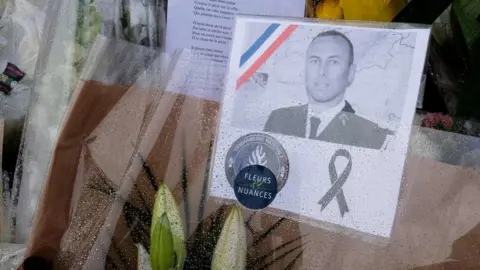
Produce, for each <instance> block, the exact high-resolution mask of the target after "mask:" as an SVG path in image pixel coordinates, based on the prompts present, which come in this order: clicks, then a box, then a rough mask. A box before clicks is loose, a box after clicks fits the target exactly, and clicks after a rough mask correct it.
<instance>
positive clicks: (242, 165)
mask: <svg viewBox="0 0 480 270" xmlns="http://www.w3.org/2000/svg"><path fill="white" fill-rule="evenodd" d="M288 172H289V162H288V157H287V152H286V151H285V149H284V148H283V147H282V145H281V144H280V143H279V142H278V141H277V140H275V138H273V137H272V136H270V135H268V134H263V133H251V134H247V135H245V136H242V137H240V138H239V139H238V140H236V141H235V142H234V143H233V144H232V146H231V147H230V149H229V150H228V153H227V156H226V160H225V173H226V175H227V180H228V182H229V183H230V185H231V186H232V188H234V189H235V190H234V191H235V194H236V196H237V199H238V201H239V202H240V203H242V204H243V205H244V206H245V207H247V208H250V209H255V210H258V209H262V208H265V207H267V206H268V205H269V204H270V203H271V202H272V201H273V199H274V198H275V196H276V194H278V192H280V190H282V188H283V187H284V186H285V183H286V181H287V179H288ZM257 178H259V179H261V180H258V179H257ZM259 181H260V182H259ZM249 185H250V188H249V189H247V187H248V186H249ZM240 188H241V190H239V189H240ZM261 191H262V192H261ZM245 192H248V194H246V193H245ZM250 195H253V196H250ZM258 196H260V197H262V196H265V197H264V198H263V199H262V200H260V199H259V198H257V197H258ZM270 197H271V199H270ZM248 199H250V200H252V202H250V203H248V202H247V200H248ZM260 201H261V202H260Z"/></svg>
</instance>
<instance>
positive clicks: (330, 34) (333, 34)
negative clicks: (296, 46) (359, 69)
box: [309, 30, 354, 65]
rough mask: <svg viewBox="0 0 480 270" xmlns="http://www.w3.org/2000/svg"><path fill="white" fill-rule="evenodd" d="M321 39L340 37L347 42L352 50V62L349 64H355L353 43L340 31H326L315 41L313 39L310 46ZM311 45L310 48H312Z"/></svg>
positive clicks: (317, 36)
mask: <svg viewBox="0 0 480 270" xmlns="http://www.w3.org/2000/svg"><path fill="white" fill-rule="evenodd" d="M321 37H339V38H343V39H344V40H345V41H346V42H347V45H348V48H349V49H350V55H349V56H350V61H349V64H350V65H351V64H353V57H354V56H353V44H352V42H351V41H350V39H349V38H348V37H347V36H345V35H344V34H342V33H340V32H338V31H335V30H329V31H325V32H321V33H320V34H318V35H316V36H315V37H314V38H313V39H312V42H310V45H312V43H313V42H314V41H315V40H316V39H318V38H321ZM310 45H309V46H310Z"/></svg>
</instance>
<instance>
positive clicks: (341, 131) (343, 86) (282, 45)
mask: <svg viewBox="0 0 480 270" xmlns="http://www.w3.org/2000/svg"><path fill="white" fill-rule="evenodd" d="M429 31H430V30H429V29H422V28H417V29H415V28H410V27H409V28H405V27H402V28H400V27H398V25H390V26H389V27H385V26H383V27H380V26H378V25H375V24H373V25H372V24H364V25H354V24H352V25H345V24H343V25H335V24H332V23H328V24H327V23H312V22H304V21H303V22H299V21H288V20H285V19H259V18H249V17H243V18H239V19H237V25H236V30H235V38H234V41H233V43H234V45H233V48H232V55H231V62H230V69H229V74H228V82H227V88H226V92H225V97H224V106H223V109H222V114H221V124H220V129H219V135H218V139H217V148H216V152H215V159H214V164H213V172H214V173H213V174H212V180H211V193H210V194H211V195H212V196H216V197H221V198H226V199H233V200H238V201H239V202H240V203H241V204H242V205H243V206H245V207H246V208H249V209H252V207H249V205H250V206H251V205H252V204H251V203H242V202H245V201H248V200H253V201H256V200H260V201H262V199H259V198H258V197H262V196H267V197H274V199H273V200H271V201H269V200H267V201H268V204H266V203H264V204H262V207H263V208H268V209H269V210H271V211H274V212H275V211H277V212H278V214H279V215H283V214H284V213H285V212H286V213H290V214H293V215H298V216H299V217H300V218H301V219H305V221H306V222H307V221H308V222H314V223H316V224H318V225H319V226H327V227H328V228H333V229H337V228H338V229H341V228H348V229H350V230H353V231H355V232H361V233H367V234H371V235H376V236H381V237H389V235H390V233H391V228H392V224H393V219H394V216H395V212H396V208H397V201H398V195H399V189H400V185H401V181H402V174H403V167H404V163H405V156H406V151H407V147H408V140H409V134H410V127H411V123H412V119H413V114H414V110H415V106H416V102H417V97H418V93H419V90H420V87H421V77H422V73H423V70H424V60H425V55H426V48H427V44H428V35H429ZM414 59H416V61H413V60H414ZM283 149H284V150H283ZM258 166H261V167H263V168H265V169H264V170H263V171H258ZM249 170H250V171H249ZM252 170H254V172H255V173H252ZM246 171H248V173H245V172H246ZM270 172H271V173H270ZM272 174H273V175H274V177H273V179H270V180H271V181H269V180H268V179H269V177H266V176H268V175H272ZM237 182H238V183H241V184H237ZM270 182H274V183H275V186H276V189H274V187H272V186H269V184H268V183H270ZM246 185H247V186H248V187H249V189H247V191H246V192H245V187H246ZM272 190H273V191H274V192H273V191H272ZM271 191H272V192H271ZM239 192H240V193H241V194H239ZM265 192H267V193H268V194H267V195H265ZM270 193H271V194H270ZM273 195H274V196H273ZM263 201H265V200H263ZM258 207H259V206H258V205H255V208H254V209H258ZM281 213H282V214H281ZM332 225H333V226H332Z"/></svg>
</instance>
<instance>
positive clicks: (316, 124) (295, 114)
mask: <svg viewBox="0 0 480 270" xmlns="http://www.w3.org/2000/svg"><path fill="white" fill-rule="evenodd" d="M305 70H306V72H305V86H306V90H307V91H306V92H307V96H308V103H307V104H305V105H301V106H295V107H289V108H281V109H278V110H275V111H273V112H272V113H271V114H270V116H269V118H268V121H267V123H266V124H265V128H264V131H265V132H272V133H280V134H285V135H290V136H297V137H302V138H309V139H313V140H321V141H326V142H332V143H338V144H347V145H351V146H357V147H364V148H371V149H381V148H382V146H383V144H384V142H385V139H386V137H387V135H389V134H393V132H392V131H390V130H387V129H383V128H380V127H379V126H378V125H377V124H376V123H374V122H372V121H369V120H367V119H365V118H363V117H361V116H358V115H356V114H355V111H354V110H353V108H352V106H350V104H349V103H348V101H346V100H345V91H346V90H347V88H348V87H349V86H350V85H351V84H352V83H353V80H354V79H355V67H354V65H353V45H352V42H351V41H350V40H349V39H348V38H347V37H346V36H345V35H343V34H342V33H340V32H337V31H327V32H323V33H320V34H319V35H317V36H316V37H315V38H314V39H313V40H312V42H311V43H310V45H309V46H308V49H307V53H306V69H305Z"/></svg>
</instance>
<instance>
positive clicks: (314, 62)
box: [310, 59, 319, 64]
mask: <svg viewBox="0 0 480 270" xmlns="http://www.w3.org/2000/svg"><path fill="white" fill-rule="evenodd" d="M310 63H312V64H318V63H319V61H318V59H310Z"/></svg>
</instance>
